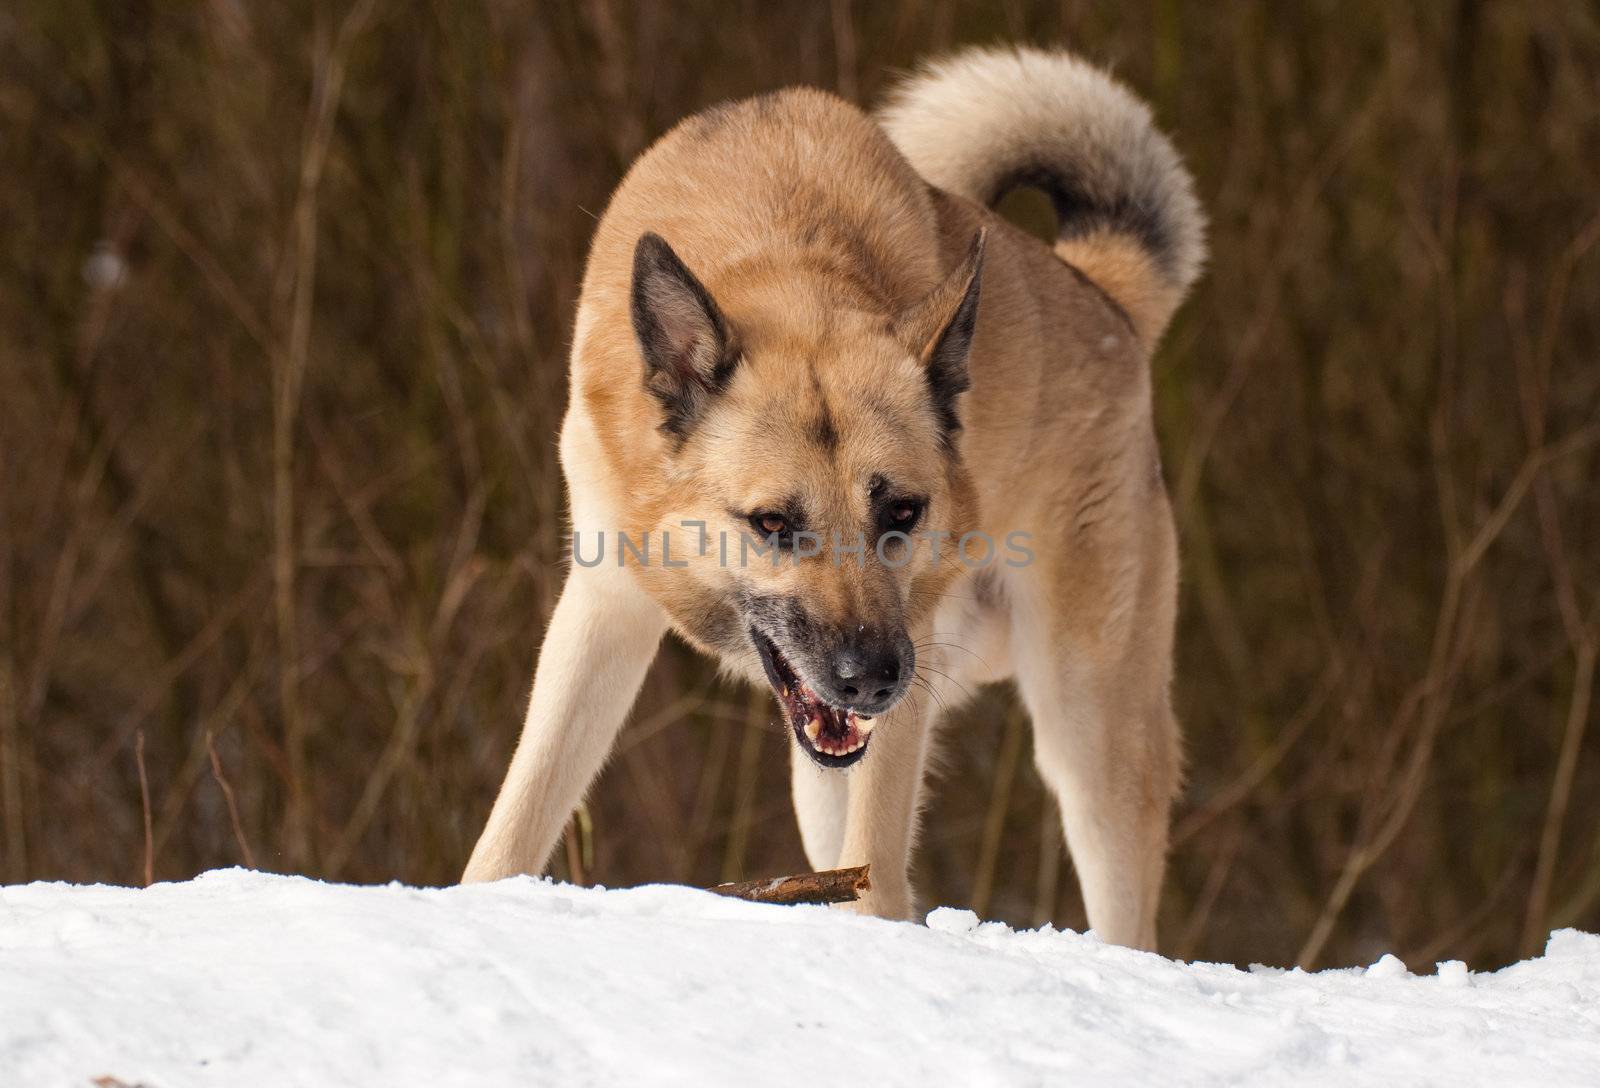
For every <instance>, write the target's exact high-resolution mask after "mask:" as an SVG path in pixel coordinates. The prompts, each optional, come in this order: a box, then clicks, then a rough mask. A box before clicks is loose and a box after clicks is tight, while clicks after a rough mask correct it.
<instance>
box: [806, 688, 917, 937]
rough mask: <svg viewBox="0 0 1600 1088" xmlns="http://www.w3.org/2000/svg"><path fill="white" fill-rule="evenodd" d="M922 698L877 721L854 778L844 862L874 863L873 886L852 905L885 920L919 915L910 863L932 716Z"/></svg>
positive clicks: (852, 772)
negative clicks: (915, 902)
mask: <svg viewBox="0 0 1600 1088" xmlns="http://www.w3.org/2000/svg"><path fill="white" fill-rule="evenodd" d="M921 703H922V700H920V699H903V700H901V702H900V703H899V704H898V705H897V706H896V707H895V708H894V709H893V710H891V711H889V712H888V713H887V714H885V715H883V716H882V717H881V718H879V719H878V720H877V722H876V723H875V727H874V729H873V731H872V741H871V747H870V748H869V749H868V750H867V754H866V758H864V759H863V760H862V761H861V762H860V763H859V764H857V765H856V766H855V767H854V768H852V769H850V770H849V771H846V772H838V771H835V772H830V773H834V774H839V773H843V774H846V775H847V776H848V777H847V779H846V781H847V782H848V789H849V800H848V803H847V805H846V810H845V812H846V814H845V827H844V847H843V849H842V850H841V851H840V856H839V865H840V866H841V867H849V866H855V865H871V866H872V877H871V879H872V890H871V891H869V892H868V893H867V894H866V895H865V896H864V897H863V898H862V899H860V900H859V901H857V902H855V903H851V904H848V905H847V906H846V909H849V910H854V911H856V912H858V913H861V914H875V915H877V916H878V917H880V918H899V919H909V918H911V917H912V916H913V913H912V912H913V909H914V903H913V897H912V892H911V881H910V875H909V874H910V865H911V848H912V846H913V845H914V844H915V841H916V835H917V817H918V816H919V814H920V806H921V801H922V778H923V771H924V768H925V766H926V764H927V759H928V743H929V736H930V735H931V733H932V731H933V730H932V718H931V716H930V714H929V713H928V712H927V710H926V708H924V707H923V706H922V705H921Z"/></svg>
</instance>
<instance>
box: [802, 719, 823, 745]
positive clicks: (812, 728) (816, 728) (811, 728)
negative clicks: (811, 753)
mask: <svg viewBox="0 0 1600 1088" xmlns="http://www.w3.org/2000/svg"><path fill="white" fill-rule="evenodd" d="M821 732H822V719H821V718H812V719H811V720H810V721H808V722H806V736H808V737H810V738H811V743H812V744H815V743H817V736H818V734H820V733H821Z"/></svg>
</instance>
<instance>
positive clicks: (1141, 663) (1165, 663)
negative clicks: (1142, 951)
mask: <svg viewBox="0 0 1600 1088" xmlns="http://www.w3.org/2000/svg"><path fill="white" fill-rule="evenodd" d="M1170 555H1171V553H1170V552H1166V553H1165V554H1163V552H1162V551H1161V550H1157V551H1155V553H1154V554H1149V553H1147V554H1146V555H1145V556H1143V557H1142V560H1141V562H1136V563H1134V564H1132V565H1131V566H1129V567H1128V568H1125V569H1124V571H1123V572H1122V575H1123V576H1122V577H1118V576H1117V575H1116V574H1113V573H1109V572H1106V571H1105V569H1104V568H1103V567H1102V568H1101V569H1100V571H1099V572H1096V573H1095V575H1094V576H1092V577H1090V578H1089V579H1088V580H1087V582H1083V581H1077V582H1076V584H1075V585H1073V586H1071V587H1065V586H1063V585H1059V584H1058V585H1057V586H1056V587H1055V588H1054V590H1053V591H1052V590H1048V589H1044V588H1043V587H1035V588H1036V589H1039V592H1035V593H1023V592H1019V593H1017V594H1016V598H1017V599H1018V600H1021V601H1027V602H1030V603H1029V605H1028V606H1024V607H1018V608H1017V609H1016V610H1015V612H1014V616H1015V625H1016V626H1015V629H1014V632H1013V636H1012V645H1013V652H1014V654H1015V662H1016V670H1017V684H1018V687H1019V689H1020V690H1021V693H1022V698H1023V701H1024V702H1025V703H1026V704H1027V707H1028V711H1029V714H1030V715H1031V716H1032V718H1033V735H1034V758H1035V762H1036V763H1037V765H1038V768H1039V773H1040V775H1041V776H1042V777H1043V778H1044V780H1045V783H1046V784H1047V785H1048V786H1049V787H1050V789H1051V791H1052V792H1053V793H1054V794H1055V796H1056V800H1057V802H1058V803H1059V805H1060V807H1061V817H1062V823H1063V827H1064V830H1065V832H1066V839H1067V845H1068V848H1069V849H1070V851H1071V854H1072V861H1073V865H1074V867H1075V868H1076V869H1077V872H1078V883H1079V885H1080V887H1081V888H1082V890H1083V901H1084V906H1085V907H1086V908H1087V911H1088V915H1089V925H1090V926H1091V927H1092V928H1093V929H1094V930H1095V931H1096V932H1097V933H1099V935H1100V936H1101V937H1103V938H1105V939H1106V940H1107V941H1110V942H1112V943H1114V944H1122V945H1129V946H1132V947H1135V948H1147V949H1152V950H1153V949H1154V948H1155V942H1156V910H1157V906H1158V903H1159V899H1160V893H1161V880H1162V876H1163V872H1164V869H1165V865H1166V852H1167V834H1168V821H1169V819H1170V812H1171V807H1172V800H1173V797H1174V795H1175V794H1176V792H1177V789H1178V782H1179V776H1180V769H1181V767H1180V764H1181V756H1180V751H1179V743H1178V731H1177V724H1176V721H1175V719H1174V718H1173V714H1172V710H1171V707H1170V704H1169V701H1168V700H1169V696H1168V686H1169V683H1170V678H1171V654H1172V646H1171V625H1172V610H1173V597H1174V596H1175V592H1176V591H1175V587H1174V586H1173V584H1172V579H1171V577H1170V571H1171V569H1173V567H1174V566H1175V563H1174V561H1173V560H1171V559H1170V558H1169V556H1170ZM1084 559H1085V562H1084V565H1082V566H1076V565H1073V564H1068V565H1067V566H1065V567H1063V568H1058V569H1059V570H1065V571H1076V572H1077V574H1078V575H1079V576H1081V575H1082V574H1084V573H1086V572H1089V571H1092V570H1094V568H1093V566H1092V562H1093V560H1092V559H1090V558H1089V557H1084Z"/></svg>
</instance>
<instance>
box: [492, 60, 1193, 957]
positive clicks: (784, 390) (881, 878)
mask: <svg viewBox="0 0 1600 1088" xmlns="http://www.w3.org/2000/svg"><path fill="white" fill-rule="evenodd" d="M1018 185H1032V186H1036V187H1038V188H1041V189H1043V190H1044V191H1045V192H1047V193H1048V194H1049V195H1050V196H1051V198H1052V200H1053V201H1054V204H1055V207H1056V210H1057V214H1058V217H1059V220H1060V238H1059V241H1058V242H1057V243H1056V245H1055V247H1054V251H1053V252H1052V250H1051V248H1050V247H1048V246H1046V245H1043V244H1041V243H1040V242H1039V241H1037V240H1036V239H1034V238H1032V237H1030V236H1028V235H1026V234H1025V233H1023V232H1021V231H1019V230H1017V229H1016V228H1014V227H1013V226H1011V225H1010V224H1008V223H1007V222H1005V221H1004V220H1002V219H1000V218H999V217H997V216H995V215H994V214H992V213H991V212H990V211H988V210H987V206H988V205H992V204H993V203H994V202H995V201H997V200H998V199H999V198H1000V197H1001V196H1003V195H1004V194H1005V193H1006V192H1007V191H1009V190H1010V189H1011V188H1014V187H1016V186H1018ZM1202 234H1203V222H1202V216H1201V213H1200V210H1199V208H1198V205H1197V204H1196V201H1195V198H1194V196H1193V193H1192V190H1191V183H1190V179H1189V176H1188V174H1187V172H1186V171H1185V170H1184V168H1183V166H1182V164H1181V163H1180V161H1179V160H1178V157H1177V155H1176V154H1175V153H1174V152H1173V150H1172V148H1171V146H1170V145H1169V144H1168V143H1167V141H1166V140H1165V138H1164V137H1162V136H1161V135H1160V134H1159V133H1158V132H1156V131H1155V130H1154V128H1153V127H1152V125H1151V122H1150V117H1149V113H1148V111H1147V110H1146V109H1145V107H1144V106H1143V105H1142V104H1141V103H1140V102H1139V101H1138V100H1137V99H1135V98H1134V97H1133V96H1132V95H1131V94H1129V93H1128V92H1127V91H1126V90H1125V89H1123V88H1122V87H1121V86H1120V85H1118V84H1116V83H1114V82H1113V81H1112V80H1111V79H1110V78H1109V77H1107V76H1106V75H1104V74H1103V73H1101V72H1099V71H1098V70H1096V69H1093V68H1091V67H1089V66H1087V65H1085V64H1083V63H1082V62H1080V61H1077V60H1075V59H1073V58H1071V57H1069V56H1066V55H1064V54H1052V53H1043V52H1036V51H1029V50H1023V51H998V50H996V51H976V52H969V53H964V54H961V55H958V56H956V57H954V58H952V59H949V60H946V61H944V62H942V63H938V64H935V65H933V66H931V67H929V68H927V69H925V70H924V71H923V72H922V73H921V74H919V75H917V76H916V77H914V78H913V79H911V80H910V81H909V82H907V83H906V84H905V85H904V86H902V87H901V88H900V90H899V91H898V93H897V94H896V95H895V96H894V98H893V100H892V101H891V102H890V104H889V105H888V107H887V108H886V109H885V110H884V111H883V113H882V115H881V117H880V119H879V121H878V122H874V121H873V120H872V119H870V118H868V117H866V116H864V115H863V114H862V113H861V112H860V111H858V110H857V109H856V108H854V107H853V106H851V105H849V104H847V103H845V102H843V101H841V100H839V99H837V98H835V97H833V96H831V95H828V94H824V93H822V92H819V91H813V90H791V91H783V92H780V93H777V94H772V95H767V96H764V97H760V98H755V99H751V100H749V101H746V102H741V103H737V104H732V105H725V106H720V107H717V108H715V109H712V110H709V111H707V112H705V113H702V114H700V115H697V116H695V117H692V118H690V119H688V120H687V121H684V122H683V123H682V124H680V125H679V126H678V127H677V128H675V129H673V130H672V132H670V133H668V134H667V135H666V136H665V137H663V138H662V139H661V140H660V141H659V142H658V143H657V144H656V145H655V146H654V147H652V148H650V150H648V151H647V152H645V154H643V155H642V156H640V158H639V160H638V161H637V162H636V163H635V164H634V166H633V168H632V170H630V171H629V173H628V176H627V177H626V178H625V179H624V180H623V182H622V184H621V185H620V186H619V187H618V189H617V191H616V194H615V195H614V196H613V198H612V201H611V205H610V207H609V208H608V209H607V210H606V213H605V216H604V217H603V218H602V220H601V222H600V226H599V229H598V230H597V232H596V234H595V239H594V246H593V250H592V252H591V254H590V258H589V267H588V272H587V275H586V276H585V278H584V284H583V296H582V300H581V302H580V304H579V307H578V316H577V324H576V329H575V333H574V342H573V348H572V393H571V404H570V406H569V408H568V411H567V417H566V423H565V425H564V427H563V429H562V434H561V463H562V466H563V469H564V470H565V473H566V478H567V484H568V488H569V490H570V497H571V504H572V521H573V526H574V530H575V534H576V535H575V547H576V556H575V558H576V562H575V564H574V565H573V567H572V569H571V572H570V574H569V577H568V580H567V584H566V587H565V588H564V590H563V591H562V595H561V600H560V603H559V604H558V605H557V607H556V611H555V616H554V618H553V619H552V621H551V625H550V630H549V632H548V633H547V635H546V637H545V642H544V646H543V649H542V651H541V654H540V658H539V667H538V673H537V676H536V677H535V680H534V686H533V698H532V702H531V705H530V706H529V708H528V716H527V722H526V725H525V726H524V729H523V734H522V739H521V742H520V743H519V744H518V746H517V751H516V755H515V757H514V758H513V760H512V763H511V768H510V771H509V772H508V774H507V776H506V780H505V784H504V786H502V788H501V791H500V795H499V797H498V799H497V800H496V802H495V805H494V810H493V812H492V813H491V814H490V817H489V823H488V826H487V828H486V829H485V830H484V833H483V837H482V838H481V839H480V840H479V842H478V845H477V848H476V849H475V850H474V851H473V855H472V860H471V862H470V863H469V864H468V866H467V870H466V875H465V877H464V879H466V880H490V879H494V878H497V877H502V876H506V875H509V874H514V873H534V872H538V871H539V870H541V869H542V868H543V866H544V864H545V862H546V859H547V857H548V855H549V854H550V851H551V849H552V847H553V846H554V844H555V842H556V839H557V836H558V835H559V833H560V832H561V829H562V827H563V825H564V824H565V822H566V820H567V819H568V817H569V815H570V814H571V812H572V809H573V807H574V806H575V805H576V804H577V803H578V801H579V800H580V799H581V798H582V795H583V793H584V791H585V790H586V789H587V788H588V786H589V784H590V782H591V781H592V780H593V779H594V777H595V775H596V774H597V773H598V772H599V769H600V767H601V765H602V763H603V762H604V760H605V758H606V755H607V753H608V752H609V750H610V749H611V746H612V743H613V741H614V740H615V739H616V736H617V733H618V731H619V729H620V728H621V726H622V723H623V720H624V718H625V717H626V716H627V713H628V709H629V707H630V705H631V704H632V702H633V700H634V697H635V695H636V694H637V692H638V690H639V687H640V684H641V683H642V681H643V678H644V675H645V671H646V669H647V668H648V667H649V664H650V661H651V659H652V658H653V656H654V654H655V652H656V648H657V645H658V643H659V641H660V639H661V637H662V635H663V634H664V633H665V632H666V631H667V630H668V629H669V628H671V629H672V630H675V631H677V632H678V633H679V634H680V635H681V636H682V637H684V638H685V639H687V640H688V641H689V642H690V643H692V644H693V645H695V646H697V647H699V648H700V649H702V650H704V651H706V652H707V653H710V654H714V655H717V656H718V657H719V658H720V659H721V661H722V662H723V664H724V666H725V667H726V669H727V670H729V671H730V672H732V673H735V674H737V675H739V676H742V677H746V678H749V679H751V680H755V681H757V682H760V680H761V679H762V678H763V676H765V678H766V679H767V680H768V681H769V682H770V683H771V684H772V686H773V688H774V690H775V691H776V693H777V695H778V699H779V703H780V705H781V707H782V709H783V712H784V714H785V716H786V718H787V719H788V722H789V724H790V727H791V730H792V733H793V736H794V739H795V746H794V750H793V786H794V800H795V808H796V812H797V815H798V817H799V821H800V830H801V834H802V837H803V840H804V842H805V848H806V853H807V856H808V857H809V859H810V861H811V864H813V865H814V866H816V867H818V868H831V867H834V866H836V865H859V864H864V863H870V864H871V865H872V873H873V890H872V892H871V895H870V897H869V898H868V899H867V900H865V901H864V902H863V903H862V904H861V907H862V908H863V909H865V910H867V911H870V912H872V913H875V914H879V915H883V916H886V917H897V918H903V917H908V916H910V915H911V912H912V910H913V902H912V891H911V887H910V884H909V881H908V878H907V870H908V863H909V858H910V854H911V850H912V846H913V842H914V839H915V835H916V828H917V819H918V805H919V800H920V795H921V789H922V779H923V772H924V766H925V764H926V762H927V758H928V750H929V745H930V741H931V739H932V737H933V733H934V727H935V724H936V716H937V712H938V710H939V709H940V707H941V706H945V705H949V704H951V703H954V702H956V701H959V699H960V698H962V697H963V695H964V694H965V693H966V692H968V691H969V690H970V689H972V688H974V687H976V686H977V685H978V684H981V683H985V682H989V681H995V680H1002V679H1005V678H1008V677H1014V678H1015V679H1016V682H1017V684H1018V687H1019V689H1020V691H1021V695H1022V698H1023V700H1024V701H1025V702H1026V704H1027V707H1028V709H1029V711H1030V713H1031V716H1032V719H1033V723H1034V735H1035V750H1036V752H1037V759H1038V765H1039V770H1040V772H1041V774H1042V775H1043V776H1044V779H1045V781H1046V782H1047V783H1049V785H1050V787H1051V788H1052V789H1053V790H1054V791H1055V794H1056V796H1057V798H1058V799H1059V801H1060V805H1061V811H1062V815H1063V818H1064V821H1065V828H1066V837H1067V842H1068V845H1069V846H1070V848H1071V851H1072V856H1073V859H1074V861H1075V863H1076V866H1077V871H1078V874H1079V879H1080V881H1081V884H1082V887H1083V894H1084V900H1085V902H1086V904H1087V907H1088V914H1089V921H1090V924H1091V925H1092V926H1093V927H1094V928H1095V929H1096V930H1097V931H1098V932H1099V933H1100V934H1101V935H1102V936H1103V937H1104V938H1106V939H1107V940H1110V941H1115V942H1119V943H1123V944H1131V945H1139V946H1143V947H1153V945H1154V943H1155V923H1156V905H1157V900H1158V897H1159V892H1160V886H1161V878H1162V870H1163V866H1164V862H1165V852H1166V844H1167V825H1168V809H1169V806H1170V803H1171V799H1172V797H1173V795H1174V792H1175V791H1176V789H1177V785H1178V781H1179V774H1180V766H1179V764H1180V754H1179V741H1178V734H1177V727H1176V723H1175V721H1174V718H1173V715H1172V710H1171V707H1170V703H1169V699H1168V688H1169V684H1170V680H1171V672H1172V636H1173V621H1174V608H1175V597H1176V580H1177V553H1176V546H1175V539H1174V533H1173V527H1172V518H1171V513H1170V510H1169V507H1168V502H1167V496H1166V491H1165V488H1164V486H1163V483H1162V476H1161V468H1160V464H1159V459H1158V453H1157V447H1156V441H1155V436H1154V434H1153V431H1152V427H1151V418H1150V399H1151V395H1150V374H1149V367H1148V357H1149V354H1150V351H1151V349H1152V347H1153V346H1154V345H1155V343H1156V341H1157V339H1158V338H1159V337H1160V335H1161V332H1162V330H1163V329H1164V328H1165V326H1166V324H1167V321H1168V319H1169V317H1170V316H1171V314H1172V312H1173V310H1174V309H1175V308H1176V307H1177V305H1178V304H1179V302H1180V301H1181V300H1182V298H1183V295H1184V293H1185V291H1186V290H1187V288H1188V286H1189V284H1190V283H1191V281H1192V280H1193V279H1194V277H1195V276H1196V274H1197V273H1198V270H1199V266H1200V263H1201V261H1202V259H1203V239H1202ZM623 535H625V536H626V538H627V542H626V543H624V542H623V540H622V539H621V537H622V536H623ZM641 544H643V545H645V547H644V548H641V547H640V545H641ZM753 544H754V545H759V546H760V547H762V548H765V547H768V546H769V545H770V547H771V549H772V550H770V551H767V552H765V553H763V552H761V551H760V550H758V549H757V548H754V547H752V546H751V545H753ZM597 553H598V555H599V559H598V560H597V559H596V555H597ZM846 767H851V768H853V769H851V770H850V771H849V772H848V773H845V771H844V768H846Z"/></svg>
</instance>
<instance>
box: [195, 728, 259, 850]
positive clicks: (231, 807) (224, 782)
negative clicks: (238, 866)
mask: <svg viewBox="0 0 1600 1088" xmlns="http://www.w3.org/2000/svg"><path fill="white" fill-rule="evenodd" d="M206 751H207V752H208V753H209V754H210V756H211V777H212V778H214V779H216V780H217V788H219V789H220V790H222V799H223V800H224V801H226V802H227V805H228V819H229V821H230V822H232V824H233V841H234V842H236V843H238V844H239V853H240V854H242V855H243V856H244V863H245V866H246V867H247V868H250V869H254V868H255V867H256V856H255V854H254V853H253V852H252V851H251V850H250V844H249V843H248V842H246V841H245V837H244V825H243V824H242V823H240V821H239V804H238V801H237V799H235V797H234V795H233V787H232V786H230V785H228V779H227V776H225V775H224V774H223V773H222V760H221V759H220V758H219V757H218V756H217V744H216V734H214V733H213V732H212V731H211V730H209V729H207V730H206Z"/></svg>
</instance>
